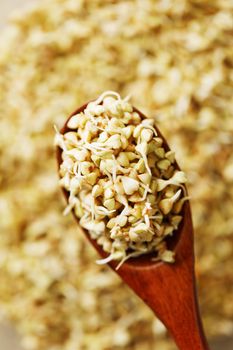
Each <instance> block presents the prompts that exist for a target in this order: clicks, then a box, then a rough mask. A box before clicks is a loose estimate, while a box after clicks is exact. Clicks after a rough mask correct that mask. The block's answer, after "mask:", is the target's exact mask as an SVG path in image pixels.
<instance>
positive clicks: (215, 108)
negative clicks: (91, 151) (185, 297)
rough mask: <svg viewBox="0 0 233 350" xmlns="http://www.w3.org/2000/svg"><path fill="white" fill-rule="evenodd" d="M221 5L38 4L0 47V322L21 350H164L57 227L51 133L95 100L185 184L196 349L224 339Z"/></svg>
mask: <svg viewBox="0 0 233 350" xmlns="http://www.w3.org/2000/svg"><path fill="white" fill-rule="evenodd" d="M232 12H233V8H232V3H231V2H230V1H225V0H218V1H210V0H208V1H207V0H203V1H199V0H195V1H194V0H191V1H185V0H180V1H175V2H173V1H154V0H150V1H149V0H143V1H136V0H134V1H130V0H128V1H125V0H124V1H123V0H122V1H110V0H109V1H107V0H106V1H100V0H95V1H81V0H50V1H45V0H42V1H39V2H37V4H35V5H33V6H31V7H30V8H28V9H27V10H25V11H23V12H21V13H18V14H15V15H14V16H13V17H12V20H11V23H10V24H9V25H8V26H7V27H6V29H5V30H4V32H2V34H1V38H0V115H1V117H0V157H1V161H0V181H1V189H0V215H1V216H0V217H1V219H0V232H1V236H0V237H1V238H0V310H1V318H2V319H6V318H8V319H10V320H11V321H12V322H13V323H14V324H15V325H16V326H17V329H18V330H19V332H20V334H21V336H22V342H23V344H24V347H25V349H34V350H48V349H51V350H73V349H80V350H84V349H85V350H92V349H95V350H120V349H124V350H139V349H143V350H151V348H152V347H155V348H156V347H157V348H158V349H160V350H168V349H169V350H171V349H174V345H173V343H172V342H171V341H169V340H168V339H167V337H166V335H165V333H164V329H163V327H162V326H161V324H160V323H159V322H158V321H157V320H155V318H154V315H153V314H152V313H151V311H150V310H149V309H148V308H147V307H146V306H145V305H144V304H143V303H142V302H141V301H140V300H139V299H138V298H137V297H136V296H135V295H134V294H133V293H132V292H131V291H130V290H129V289H128V288H127V287H126V286H125V285H124V284H123V283H122V282H121V281H120V280H119V279H118V278H117V276H115V275H114V274H113V272H112V271H110V270H109V269H108V267H105V266H99V265H96V264H95V262H94V260H95V259H96V258H97V255H96V253H95V252H94V251H93V248H92V247H91V246H90V245H89V244H87V243H86V241H85V237H83V235H81V233H80V232H77V225H76V223H75V222H74V221H73V220H71V218H69V217H67V218H64V217H63V216H62V215H61V213H62V210H63V208H64V204H65V202H64V204H63V203H62V201H61V193H60V190H59V189H58V186H57V174H56V170H57V165H56V160H55V157H54V146H53V138H54V129H53V125H54V124H56V125H57V126H58V127H59V128H60V127H61V126H62V125H63V123H64V120H65V119H66V118H67V116H68V115H70V113H71V112H73V111H74V110H75V109H76V108H77V107H78V106H81V105H82V104H83V103H85V102H86V101H89V100H91V99H92V98H93V97H95V96H96V97H97V96H98V95H99V94H101V93H102V92H103V91H105V90H114V91H118V92H119V93H120V95H121V96H127V95H128V94H131V96H132V98H131V100H130V101H131V102H132V105H135V106H137V107H138V108H139V109H140V110H142V112H144V114H145V115H148V116H150V117H153V118H155V123H156V125H158V127H159V128H160V129H161V131H162V132H163V134H164V136H165V138H166V139H167V140H168V141H169V145H170V147H171V149H172V150H174V151H175V153H176V159H177V161H178V163H179V165H180V167H181V169H182V170H183V171H184V172H185V173H186V174H187V177H188V179H189V195H190V197H191V204H192V211H193V219H194V226H195V233H196V236H195V237H196V255H197V277H198V283H199V294H200V301H201V309H202V315H203V318H204V323H205V327H206V330H207V336H208V337H209V339H211V337H214V336H218V335H230V334H232V332H233V322H232V319H233V276H232V262H231V261H232V257H233V246H232V233H233V230H232V227H233V219H232V217H233V216H232V212H233V157H232V146H233V117H232V115H233V113H232V105H233V104H232V96H233V88H232V64H233V62H232V57H233V52H232V50H233V49H232V48H233V45H232V25H233V16H232Z"/></svg>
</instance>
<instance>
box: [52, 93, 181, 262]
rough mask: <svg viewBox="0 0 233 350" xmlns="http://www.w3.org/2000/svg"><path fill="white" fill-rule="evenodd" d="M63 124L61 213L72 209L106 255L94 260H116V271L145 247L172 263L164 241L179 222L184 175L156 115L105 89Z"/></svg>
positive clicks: (60, 143) (59, 138) (59, 136)
mask: <svg viewBox="0 0 233 350" xmlns="http://www.w3.org/2000/svg"><path fill="white" fill-rule="evenodd" d="M67 127H68V130H67V131H66V132H65V133H64V134H61V133H59V132H58V131H57V134H56V137H55V144H56V145H57V146H59V148H60V149H61V150H62V153H61V156H62V162H61V164H60V171H59V172H60V176H61V179H60V185H61V186H62V187H63V188H65V189H66V191H68V206H67V208H66V210H65V214H67V213H69V212H70V211H71V210H72V209H73V210H74V214H75V215H76V216H77V218H79V219H80V220H79V224H80V225H81V226H82V227H83V228H85V229H86V230H87V231H88V232H89V234H90V235H91V238H93V239H95V240H97V243H98V244H99V245H101V246H102V247H103V250H104V251H105V252H107V253H109V255H108V257H107V258H105V259H102V260H99V261H98V263H99V264H102V263H107V262H109V261H111V260H120V263H119V264H118V265H117V268H119V267H120V266H121V265H122V263H123V262H125V261H126V260H127V259H129V258H130V257H138V256H140V255H142V254H146V253H150V252H152V253H154V255H155V256H154V258H153V259H158V260H159V259H161V260H162V261H164V262H174V252H173V251H171V250H169V249H167V244H166V238H167V237H168V236H172V235H173V233H174V231H175V230H176V229H177V228H178V226H179V223H180V222H181V220H182V215H179V214H181V210H182V207H183V204H184V202H185V200H186V199H187V197H185V196H184V194H185V192H186V191H185V188H184V186H183V185H182V184H183V183H185V182H186V177H185V174H184V172H182V171H179V170H178V169H177V166H176V165H175V154H174V152H173V151H171V150H165V148H164V142H163V139H162V138H161V137H159V135H158V132H157V130H156V126H155V120H154V119H152V118H146V117H142V116H141V115H140V114H139V113H138V112H137V111H135V110H134V109H133V107H132V105H131V104H130V103H129V102H128V99H127V98H126V99H122V98H121V97H120V95H119V94H117V93H116V92H114V91H106V92H104V93H103V94H101V95H100V96H99V97H98V98H97V100H95V101H92V102H89V103H88V104H87V106H86V108H85V109H84V110H83V111H82V112H80V113H77V114H75V115H73V116H72V117H71V118H70V119H69V120H68V123H67ZM182 194H183V196H182Z"/></svg>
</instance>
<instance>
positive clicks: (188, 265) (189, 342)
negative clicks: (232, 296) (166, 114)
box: [57, 103, 209, 350]
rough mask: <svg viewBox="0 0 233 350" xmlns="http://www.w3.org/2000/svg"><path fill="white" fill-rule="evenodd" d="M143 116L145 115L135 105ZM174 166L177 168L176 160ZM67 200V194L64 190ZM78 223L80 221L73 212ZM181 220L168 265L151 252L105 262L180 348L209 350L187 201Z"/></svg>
mask: <svg viewBox="0 0 233 350" xmlns="http://www.w3.org/2000/svg"><path fill="white" fill-rule="evenodd" d="M87 105H88V103H86V104H84V105H83V106H82V107H80V108H79V109H77V110H76V111H75V112H74V113H72V114H71V116H70V117H69V118H68V119H67V121H66V123H65V124H64V126H63V128H62V129H61V130H60V133H61V134H64V133H66V132H68V131H70V129H69V128H68V126H67V124H68V121H69V119H70V118H71V117H72V116H73V115H75V114H78V113H80V112H82V111H84V109H85V108H86V107H87ZM134 111H136V112H138V113H139V115H140V116H141V118H142V119H145V118H146V117H145V115H144V114H143V113H141V112H140V111H139V110H138V109H136V108H134ZM156 131H157V133H158V136H159V137H161V138H162V139H163V146H164V148H165V150H166V151H168V150H170V148H169V146H168V143H167V141H166V139H165V138H164V137H163V135H162V134H161V132H160V131H159V130H158V128H157V127H156ZM57 162H58V169H59V168H60V165H61V163H62V150H61V149H60V148H59V147H57ZM175 167H176V168H177V170H180V168H179V166H178V164H177V163H176V162H175ZM63 193H64V196H65V198H66V200H68V196H69V193H68V192H67V191H66V190H65V189H63ZM73 215H74V218H75V220H76V221H77V224H78V225H79V220H78V218H77V217H76V216H75V214H74V212H73ZM181 215H182V217H183V219H182V221H181V223H180V224H179V227H178V229H177V230H176V231H175V232H174V234H173V236H172V237H169V238H167V245H168V248H169V249H172V250H173V251H174V252H175V262H174V263H173V264H168V263H165V262H162V261H153V260H152V257H153V254H151V253H150V254H145V255H142V256H139V257H136V258H130V259H129V260H127V261H126V262H124V263H123V264H122V265H121V267H120V268H119V269H118V270H116V266H117V265H118V261H114V260H113V261H110V262H109V263H108V265H109V266H110V267H111V268H112V269H113V270H114V271H115V272H116V273H117V274H118V275H119V276H120V277H121V278H122V279H123V280H124V281H125V282H126V283H127V284H128V285H129V286H130V287H131V288H132V289H133V290H134V292H135V293H136V294H137V295H138V296H139V297H140V298H141V299H142V300H143V301H144V302H145V303H146V304H147V305H148V306H149V307H150V308H151V309H152V310H153V311H154V313H155V314H156V316H157V317H158V318H159V319H160V320H161V321H162V322H163V324H164V325H165V326H166V328H167V329H168V331H169V332H170V334H171V335H172V337H173V338H174V340H175V342H176V344H177V346H178V348H179V349H180V350H209V347H208V344H207V341H206V338H205V335H204V331H203V326H202V322H201V318H200V312H199V307H198V300H197V291H196V280H195V273H194V237H193V225H192V217H191V210H190V204H189V201H185V203H184V205H183V208H182V213H181ZM79 227H80V230H81V231H82V232H83V233H84V234H85V235H86V237H87V239H88V240H89V241H90V243H91V244H92V245H93V246H94V248H95V249H96V250H97V252H98V253H99V254H100V256H101V257H102V258H106V257H107V255H108V254H107V253H106V252H104V251H103V249H102V247H101V246H100V245H99V244H98V243H97V242H96V240H94V239H92V238H91V237H90V235H89V233H88V231H87V230H85V229H83V228H82V227H81V226H80V225H79Z"/></svg>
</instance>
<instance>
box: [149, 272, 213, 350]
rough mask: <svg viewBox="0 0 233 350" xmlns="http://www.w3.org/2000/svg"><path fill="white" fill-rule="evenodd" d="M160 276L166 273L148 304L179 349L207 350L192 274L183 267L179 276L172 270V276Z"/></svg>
mask: <svg viewBox="0 0 233 350" xmlns="http://www.w3.org/2000/svg"><path fill="white" fill-rule="evenodd" d="M163 276H166V280H164V281H163V283H162V284H163V285H164V286H165V289H163V290H160V291H159V288H158V289H157V291H156V296H155V297H154V300H151V302H150V307H151V308H152V310H154V312H155V313H156V315H157V316H158V317H159V318H160V319H161V321H162V322H163V323H164V325H165V326H166V327H167V329H168V330H169V332H170V334H171V335H172V336H173V338H174V340H175V342H176V344H177V346H178V348H179V349H180V350H209V347H208V344H207V340H206V338H205V334H204V330H203V326H202V321H201V317H200V313H199V307H198V300H197V293H196V286H195V279H194V275H193V277H192V276H190V274H189V273H187V274H185V272H184V270H183V274H182V276H181V275H180V273H179V275H176V274H174V271H172V275H171V274H170V275H169V274H166V275H164V274H163ZM161 278H164V277H162V276H161ZM164 291H166V292H165V293H164Z"/></svg>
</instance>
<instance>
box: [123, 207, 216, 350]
mask: <svg viewBox="0 0 233 350" xmlns="http://www.w3.org/2000/svg"><path fill="white" fill-rule="evenodd" d="M186 209H187V210H186V214H189V213H190V208H189V206H187V208H186ZM122 270H123V269H122ZM125 270H126V269H125ZM118 273H119V274H120V275H121V277H122V279H123V280H125V282H126V283H127V284H128V285H129V286H130V287H131V288H132V289H133V290H134V291H135V292H136V293H137V294H138V296H139V297H141V299H142V300H144V302H145V303H146V304H147V305H148V306H149V307H150V308H151V309H152V310H153V311H154V313H155V314H156V316H157V317H158V318H159V319H160V320H161V321H162V322H163V324H164V325H165V326H166V328H167V329H168V330H169V332H170V334H171V335H172V336H173V338H174V340H175V342H176V344H177V346H178V348H179V349H180V350H209V346H208V344H207V340H206V338H205V334H204V330H203V326H202V322H201V317H200V313H199V306H198V300H197V292H196V280H195V275H194V250H193V230H192V220H191V215H186V219H185V221H184V227H183V232H182V237H181V239H180V240H179V242H178V244H177V247H176V260H175V263H174V264H164V263H158V264H157V265H156V264H155V265H153V264H152V265H144V266H134V265H131V266H128V267H127V273H125V272H124V271H121V269H119V272H118Z"/></svg>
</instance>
